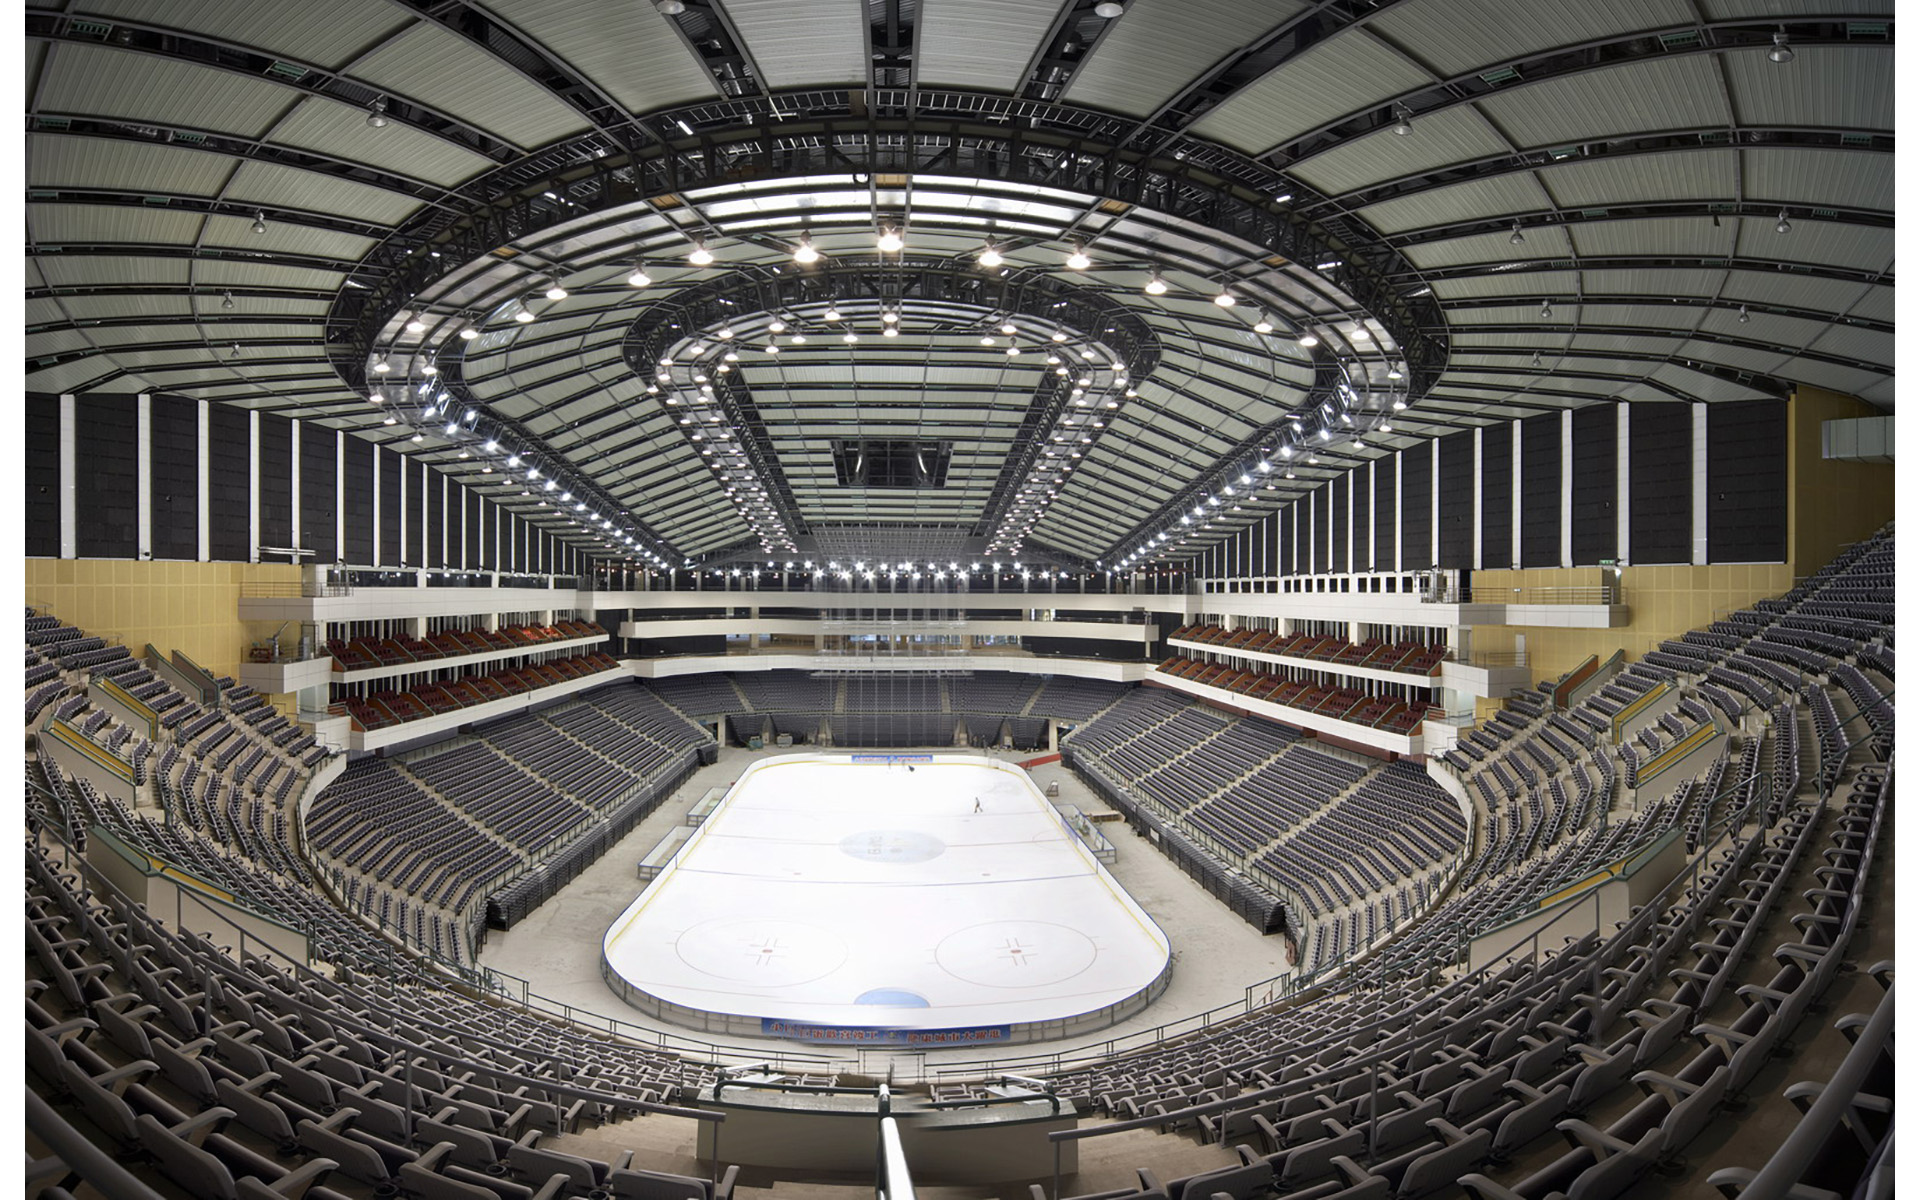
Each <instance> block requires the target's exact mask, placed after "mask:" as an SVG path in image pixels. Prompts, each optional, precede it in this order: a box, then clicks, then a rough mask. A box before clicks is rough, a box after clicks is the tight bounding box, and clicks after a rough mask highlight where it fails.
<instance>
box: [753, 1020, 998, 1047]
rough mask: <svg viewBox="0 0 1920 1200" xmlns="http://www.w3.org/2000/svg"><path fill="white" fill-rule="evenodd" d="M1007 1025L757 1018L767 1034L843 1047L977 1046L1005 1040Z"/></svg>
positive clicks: (762, 1030) (761, 1029)
mask: <svg viewBox="0 0 1920 1200" xmlns="http://www.w3.org/2000/svg"><path fill="white" fill-rule="evenodd" d="M1012 1028H1013V1027H1012V1026H1010V1025H976V1026H973V1027H971V1028H965V1029H880V1028H861V1027H859V1026H851V1025H808V1024H806V1023H805V1022H802V1021H785V1020H781V1019H780V1018H778V1017H762V1018H760V1032H761V1033H763V1034H765V1035H766V1036H768V1037H777V1038H789V1039H791V1040H793V1041H799V1042H820V1043H826V1042H833V1043H835V1044H837V1045H842V1046H854V1045H859V1046H978V1045H982V1044H987V1043H992V1042H1005V1041H1006V1040H1007V1039H1008V1037H1009V1036H1010V1035H1011V1032H1012Z"/></svg>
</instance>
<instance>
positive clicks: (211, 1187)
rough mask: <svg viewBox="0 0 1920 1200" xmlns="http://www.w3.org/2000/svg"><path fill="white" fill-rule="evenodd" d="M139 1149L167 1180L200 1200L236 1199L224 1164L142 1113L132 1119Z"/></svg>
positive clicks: (229, 1174) (231, 1181) (228, 1172)
mask: <svg viewBox="0 0 1920 1200" xmlns="http://www.w3.org/2000/svg"><path fill="white" fill-rule="evenodd" d="M134 1127H135V1129H137V1130H138V1131H139V1137H140V1146H141V1148H142V1149H143V1150H145V1151H146V1152H147V1153H148V1154H151V1155H152V1156H153V1159H154V1161H155V1162H157V1163H159V1164H160V1170H161V1172H162V1173H164V1174H165V1175H166V1177H167V1178H168V1179H171V1180H173V1182H174V1183H176V1184H178V1185H180V1186H181V1187H182V1188H184V1189H186V1192H187V1194H188V1195H190V1196H195V1197H200V1198H201V1200H236V1197H235V1193H234V1190H233V1174H232V1173H231V1172H230V1171H228V1170H227V1165H226V1164H225V1163H223V1162H221V1161H220V1160H219V1159H217V1158H215V1157H214V1156H213V1155H212V1154H210V1153H208V1152H207V1151H205V1150H202V1149H201V1148H200V1147H198V1146H196V1145H194V1144H193V1143H191V1142H189V1141H186V1140H185V1139H184V1138H177V1137H175V1136H173V1134H172V1133H170V1132H168V1131H167V1127H166V1126H164V1125H162V1124H161V1123H160V1122H158V1121H156V1120H154V1119H153V1118H152V1117H151V1116H148V1115H147V1114H146V1113H141V1114H140V1115H139V1116H138V1117H136V1118H134Z"/></svg>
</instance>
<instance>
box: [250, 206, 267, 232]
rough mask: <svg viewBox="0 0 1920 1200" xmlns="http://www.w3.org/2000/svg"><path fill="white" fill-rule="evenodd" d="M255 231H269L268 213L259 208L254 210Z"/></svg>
mask: <svg viewBox="0 0 1920 1200" xmlns="http://www.w3.org/2000/svg"><path fill="white" fill-rule="evenodd" d="M253 231H254V232H255V233H265V232H266V231H267V214H266V213H265V212H262V211H258V210H256V211H255V212H254V214H253Z"/></svg>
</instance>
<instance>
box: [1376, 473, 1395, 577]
mask: <svg viewBox="0 0 1920 1200" xmlns="http://www.w3.org/2000/svg"><path fill="white" fill-rule="evenodd" d="M1394 460H1395V456H1394V455H1388V456H1387V457H1385V458H1382V459H1377V460H1375V462H1374V464H1373V569H1374V570H1376V571H1392V570H1394V569H1395V567H1394V554H1395V553H1396V551H1395V550H1394V545H1393V538H1394V530H1395V529H1397V528H1399V525H1400V501H1399V499H1398V497H1397V496H1396V494H1395V488H1396V484H1395V481H1394V474H1393V471H1394Z"/></svg>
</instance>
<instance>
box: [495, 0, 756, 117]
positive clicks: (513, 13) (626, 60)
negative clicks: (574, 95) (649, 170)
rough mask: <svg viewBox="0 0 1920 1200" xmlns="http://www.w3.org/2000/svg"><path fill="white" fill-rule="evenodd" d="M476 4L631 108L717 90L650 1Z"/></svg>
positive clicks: (498, 1)
mask: <svg viewBox="0 0 1920 1200" xmlns="http://www.w3.org/2000/svg"><path fill="white" fill-rule="evenodd" d="M483 7H486V8H489V9H492V10H493V11H494V12H496V13H498V14H499V15H500V16H501V17H502V18H503V19H505V20H506V21H508V22H509V23H511V24H513V25H516V26H518V27H519V28H520V29H521V30H522V31H524V32H525V33H526V34H527V35H528V36H529V37H532V38H534V39H535V40H537V41H540V42H542V43H544V44H545V45H546V46H547V47H549V48H550V49H551V50H552V51H553V52H554V54H555V56H557V57H558V58H560V59H562V60H564V61H565V62H567V63H569V64H571V65H572V66H573V67H574V68H575V69H576V70H578V71H579V72H580V73H581V74H582V75H584V76H586V77H587V78H588V79H591V80H592V81H593V82H594V83H596V84H598V85H599V86H600V88H601V89H602V90H603V91H605V92H606V93H607V94H608V95H609V96H612V97H613V98H614V99H615V100H618V101H619V102H620V103H621V104H623V105H625V106H626V107H627V109H628V110H629V111H631V112H637V113H643V112H651V111H652V110H654V109H656V108H668V107H672V106H675V105H680V104H688V103H691V102H693V101H695V100H703V99H706V98H708V97H710V96H714V95H717V94H718V93H719V89H718V87H717V86H716V85H715V83H714V79H713V76H712V75H711V74H710V73H708V71H707V69H706V67H705V66H703V65H702V64H701V62H700V60H699V59H698V58H696V57H695V56H694V54H693V52H692V51H691V50H689V49H688V48H687V44H686V42H685V41H684V40H682V39H681V37H680V36H679V34H677V33H675V32H674V30H673V29H672V28H670V27H669V24H668V20H667V18H666V17H663V16H661V15H660V13H659V12H658V11H656V10H655V9H654V7H653V5H651V4H634V3H631V0H568V2H567V3H565V4H555V3H553V2H552V0H486V2H485V4H484V5H483Z"/></svg>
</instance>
